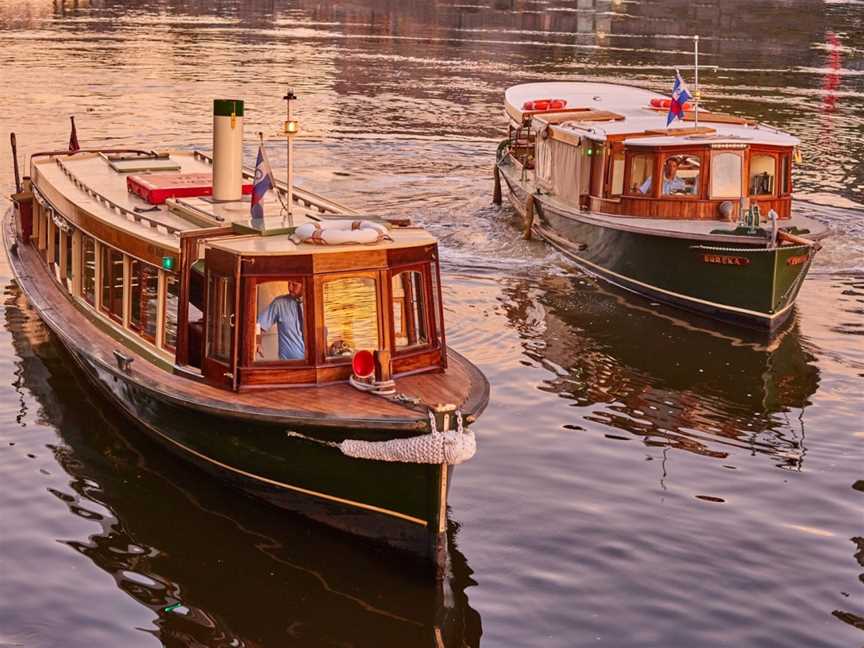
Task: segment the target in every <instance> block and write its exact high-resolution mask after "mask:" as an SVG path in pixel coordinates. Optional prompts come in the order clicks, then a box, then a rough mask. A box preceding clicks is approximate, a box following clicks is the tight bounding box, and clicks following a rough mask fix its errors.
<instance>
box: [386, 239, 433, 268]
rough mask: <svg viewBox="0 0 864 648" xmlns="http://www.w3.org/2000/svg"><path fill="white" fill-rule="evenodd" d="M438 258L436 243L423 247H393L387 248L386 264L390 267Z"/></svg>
mask: <svg viewBox="0 0 864 648" xmlns="http://www.w3.org/2000/svg"><path fill="white" fill-rule="evenodd" d="M437 258H438V244H437V243H435V244H433V245H424V246H423V247H413V248H395V249H390V250H387V265H388V266H389V267H390V268H391V269H392V268H396V267H398V266H402V265H410V264H414V263H422V262H424V261H429V260H430V259H437Z"/></svg>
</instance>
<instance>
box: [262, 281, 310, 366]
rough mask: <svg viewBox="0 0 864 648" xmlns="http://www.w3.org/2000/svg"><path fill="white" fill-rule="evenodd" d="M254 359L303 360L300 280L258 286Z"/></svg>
mask: <svg viewBox="0 0 864 648" xmlns="http://www.w3.org/2000/svg"><path fill="white" fill-rule="evenodd" d="M257 299H258V303H257V311H256V319H255V321H256V324H257V326H256V329H255V330H256V338H255V359H256V360H258V361H261V360H263V361H268V360H303V359H304V358H305V357H306V344H305V340H304V335H303V318H304V316H305V310H304V307H303V282H302V280H300V279H290V280H287V281H268V282H266V283H261V284H258V289H257Z"/></svg>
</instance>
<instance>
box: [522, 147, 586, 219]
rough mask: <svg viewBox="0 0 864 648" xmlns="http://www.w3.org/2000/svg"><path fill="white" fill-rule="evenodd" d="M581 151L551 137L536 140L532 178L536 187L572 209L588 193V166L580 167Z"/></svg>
mask: <svg viewBox="0 0 864 648" xmlns="http://www.w3.org/2000/svg"><path fill="white" fill-rule="evenodd" d="M581 162H582V148H581V147H578V146H575V145H573V144H567V143H565V142H561V141H558V140H554V139H552V138H551V137H550V138H549V139H543V137H542V136H538V137H537V140H536V159H535V176H536V178H537V184H538V185H539V186H540V187H541V188H542V189H545V190H546V191H548V192H549V193H551V194H554V195H555V196H557V197H558V198H560V199H561V200H562V201H564V202H566V203H569V204H571V205H576V206H578V205H579V196H580V195H581V194H583V193H588V173H589V172H590V167H589V165H587V164H585V165H583V164H582V163H581Z"/></svg>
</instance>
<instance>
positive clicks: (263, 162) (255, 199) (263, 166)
mask: <svg viewBox="0 0 864 648" xmlns="http://www.w3.org/2000/svg"><path fill="white" fill-rule="evenodd" d="M272 188H273V171H272V170H271V169H270V161H269V160H268V159H267V155H266V154H265V153H264V144H263V143H262V144H261V145H260V146H259V147H258V159H257V160H256V162H255V179H254V180H253V181H252V218H253V219H254V220H264V207H263V206H262V205H261V201H262V200H264V196H265V195H267V192H268V191H270V190H271V189H272Z"/></svg>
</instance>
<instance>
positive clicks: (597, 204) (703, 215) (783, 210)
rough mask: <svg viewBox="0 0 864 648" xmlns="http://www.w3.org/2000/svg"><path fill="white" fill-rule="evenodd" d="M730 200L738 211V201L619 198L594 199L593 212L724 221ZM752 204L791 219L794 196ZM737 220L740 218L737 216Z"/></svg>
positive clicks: (757, 199)
mask: <svg viewBox="0 0 864 648" xmlns="http://www.w3.org/2000/svg"><path fill="white" fill-rule="evenodd" d="M726 200H729V201H730V202H731V203H732V204H733V206H734V207H735V213H737V210H738V200H737V199H717V200H699V199H696V198H665V199H664V198H649V197H646V198H638V197H631V196H621V197H620V198H615V199H607V198H598V197H596V196H592V197H591V211H597V212H600V213H603V214H614V215H616V216H627V217H628V218H663V219H679V220H716V221H725V220H726V219H724V218H722V217H721V216H720V212H719V206H720V203H722V202H725V201H726ZM750 202H751V204H758V205H759V209H760V210H761V212H762V215H763V217H767V215H768V211H769V210H770V209H773V210H774V211H776V212H777V215H778V216H779V217H780V218H781V219H788V218H791V216H792V197H791V196H786V197H782V198H771V197H768V198H756V197H752V198H751V199H750ZM736 220H737V216H736Z"/></svg>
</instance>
